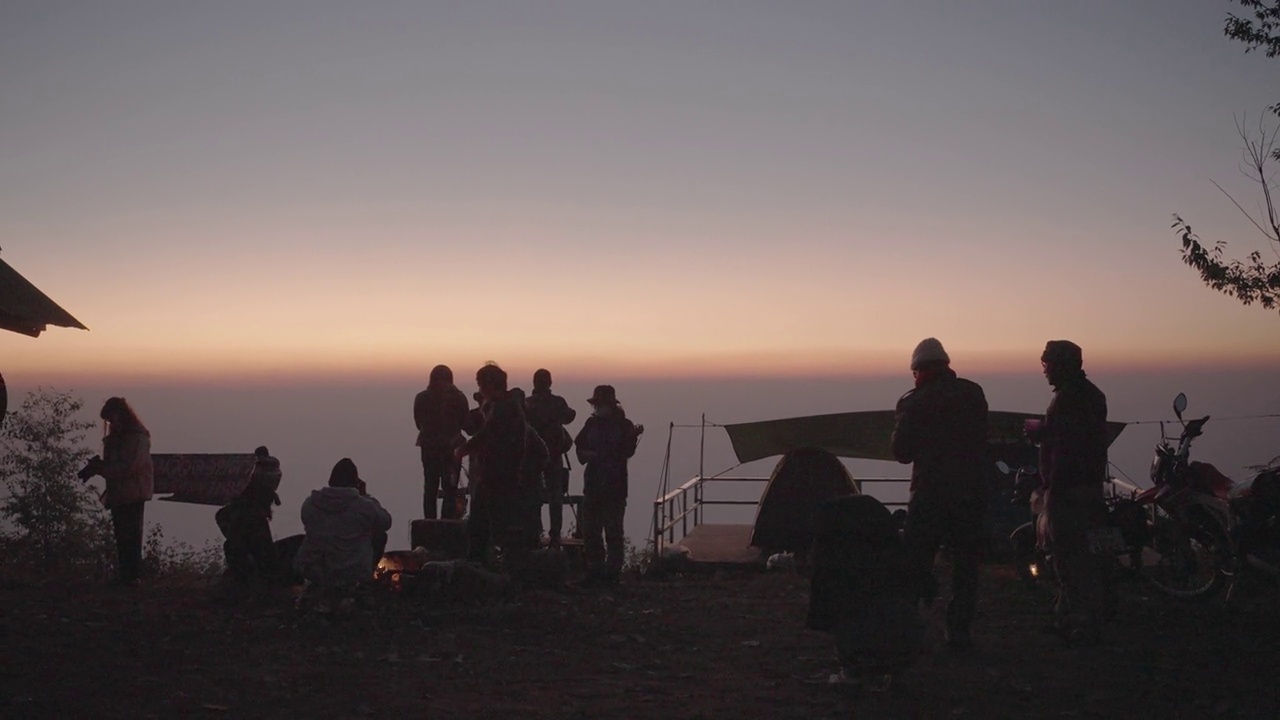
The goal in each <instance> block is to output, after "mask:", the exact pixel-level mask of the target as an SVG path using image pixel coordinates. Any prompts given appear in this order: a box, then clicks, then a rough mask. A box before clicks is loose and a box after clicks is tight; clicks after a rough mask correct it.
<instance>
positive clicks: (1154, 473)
mask: <svg viewBox="0 0 1280 720" xmlns="http://www.w3.org/2000/svg"><path fill="white" fill-rule="evenodd" d="M1150 477H1151V482H1155V481H1156V478H1158V477H1160V453H1156V455H1155V457H1153V458H1151V475H1150Z"/></svg>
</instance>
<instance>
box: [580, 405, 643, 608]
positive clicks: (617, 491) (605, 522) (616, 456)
mask: <svg viewBox="0 0 1280 720" xmlns="http://www.w3.org/2000/svg"><path fill="white" fill-rule="evenodd" d="M587 402H589V403H591V410H592V412H591V417H589V418H587V422H586V423H585V424H584V425H583V426H582V429H581V430H580V431H578V436H577V437H576V438H574V441H573V444H574V446H575V447H576V448H577V453H578V462H580V463H582V464H583V466H584V469H583V471H582V508H581V509H582V521H581V522H582V539H583V542H584V544H585V548H584V550H585V552H584V556H583V560H584V561H585V563H586V566H587V575H588V577H587V583H588V584H589V585H600V586H611V585H615V584H617V582H618V579H619V578H620V577H621V575H622V564H623V557H622V556H623V550H624V545H623V542H624V536H623V519H624V517H625V516H626V512H627V484H628V479H627V461H628V460H630V459H631V456H632V455H635V454H636V444H637V443H638V442H639V440H640V435H641V433H643V432H644V426H643V425H636V424H634V423H632V422H631V421H630V420H628V419H627V414H626V413H625V412H624V411H623V409H622V404H621V403H619V402H618V395H617V391H616V390H615V389H614V387H613V386H612V385H598V386H596V389H595V392H594V393H592V395H591V398H590V399H589V400H587ZM601 535H603V536H604V542H603V543H601V541H600V538H601Z"/></svg>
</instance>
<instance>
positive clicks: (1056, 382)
mask: <svg viewBox="0 0 1280 720" xmlns="http://www.w3.org/2000/svg"><path fill="white" fill-rule="evenodd" d="M1040 363H1041V366H1042V367H1043V369H1044V376H1045V379H1046V380H1048V381H1049V384H1050V385H1052V386H1053V400H1052V402H1050V403H1049V408H1048V410H1046V411H1045V416H1044V424H1043V426H1042V427H1041V429H1040V432H1039V433H1035V434H1033V437H1032V438H1031V439H1032V440H1035V441H1038V442H1039V443H1040V477H1041V482H1042V483H1043V486H1044V488H1045V493H1044V512H1043V513H1042V515H1041V522H1042V526H1041V530H1042V531H1043V532H1042V541H1047V542H1048V545H1049V548H1050V549H1051V552H1052V556H1053V569H1054V573H1055V574H1056V575H1057V578H1058V597H1057V600H1056V602H1055V603H1054V617H1055V624H1056V625H1057V628H1058V630H1059V632H1061V633H1063V635H1064V637H1066V638H1067V639H1069V640H1082V641H1085V642H1096V640H1097V638H1098V631H1099V624H1100V623H1101V621H1102V620H1103V618H1104V617H1105V615H1106V611H1107V608H1106V599H1107V582H1108V577H1107V576H1108V574H1109V573H1108V571H1107V558H1105V557H1103V556H1099V555H1095V554H1093V553H1091V552H1090V549H1089V531H1090V530H1091V529H1093V528H1096V527H1099V526H1101V525H1102V524H1103V523H1104V522H1105V519H1106V513H1107V509H1106V501H1105V499H1104V496H1103V486H1104V484H1105V483H1106V481H1107V445H1108V433H1107V397H1106V396H1105V395H1103V394H1102V391H1101V390H1099V389H1098V388H1097V386H1096V385H1094V384H1093V383H1092V382H1091V381H1090V380H1089V379H1088V378H1087V377H1086V376H1085V372H1084V357H1083V353H1082V352H1081V350H1080V346H1078V345H1076V344H1075V343H1073V342H1070V341H1067V340H1051V341H1049V342H1048V343H1047V344H1046V345H1045V348H1044V354H1043V355H1041V356H1040Z"/></svg>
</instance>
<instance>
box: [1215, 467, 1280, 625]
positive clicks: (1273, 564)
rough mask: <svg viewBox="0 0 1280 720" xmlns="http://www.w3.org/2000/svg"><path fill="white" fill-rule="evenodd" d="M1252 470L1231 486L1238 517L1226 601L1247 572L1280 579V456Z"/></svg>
mask: <svg viewBox="0 0 1280 720" xmlns="http://www.w3.org/2000/svg"><path fill="white" fill-rule="evenodd" d="M1253 469H1254V470H1256V471H1257V472H1256V473H1255V474H1254V476H1253V477H1251V478H1249V479H1248V480H1246V481H1244V482H1242V483H1240V484H1239V485H1237V486H1236V487H1234V488H1232V491H1231V498H1230V500H1229V501H1228V504H1229V506H1230V507H1231V514H1232V517H1233V519H1234V520H1235V525H1234V526H1233V527H1232V529H1231V543H1232V547H1233V550H1234V557H1235V559H1236V562H1235V563H1234V564H1233V566H1232V573H1231V579H1230V584H1229V585H1228V588H1227V602H1230V601H1231V599H1232V597H1233V596H1234V594H1235V590H1236V589H1237V587H1238V585H1239V582H1240V580H1241V578H1242V577H1245V576H1246V575H1248V574H1251V573H1257V572H1261V573H1262V574H1265V575H1267V576H1269V577H1271V578H1272V579H1273V580H1280V458H1276V459H1275V460H1272V461H1271V462H1270V463H1268V464H1267V465H1265V466H1261V467H1256V468H1253Z"/></svg>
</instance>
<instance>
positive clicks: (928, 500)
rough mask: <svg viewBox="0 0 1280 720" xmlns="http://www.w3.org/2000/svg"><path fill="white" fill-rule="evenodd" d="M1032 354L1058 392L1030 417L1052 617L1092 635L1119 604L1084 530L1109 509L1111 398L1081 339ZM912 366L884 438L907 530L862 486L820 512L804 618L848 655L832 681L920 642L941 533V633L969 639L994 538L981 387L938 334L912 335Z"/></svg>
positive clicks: (1073, 635) (1058, 628)
mask: <svg viewBox="0 0 1280 720" xmlns="http://www.w3.org/2000/svg"><path fill="white" fill-rule="evenodd" d="M1040 362H1041V367H1042V370H1043V372H1044V375H1045V378H1046V380H1048V382H1049V384H1050V385H1051V386H1052V387H1053V400H1052V401H1051V402H1050V403H1049V407H1048V409H1047V410H1046V412H1045V416H1044V419H1043V421H1042V422H1039V423H1029V425H1028V427H1027V438H1028V440H1029V441H1031V442H1032V443H1034V444H1036V445H1038V446H1039V459H1040V471H1041V482H1042V487H1041V491H1042V493H1043V497H1044V509H1043V512H1042V513H1041V514H1040V517H1039V519H1038V520H1039V523H1038V531H1039V532H1038V536H1039V537H1038V541H1039V543H1040V544H1041V546H1042V547H1044V548H1046V549H1051V551H1052V552H1051V554H1052V558H1053V564H1054V574H1055V576H1056V578H1057V582H1058V593H1057V597H1056V600H1055V603H1054V622H1053V624H1052V626H1051V629H1052V630H1053V631H1054V632H1056V633H1058V634H1060V635H1061V636H1062V637H1063V638H1064V639H1066V640H1067V641H1068V642H1075V643H1093V642H1097V641H1098V639H1099V636H1100V627H1101V624H1102V623H1103V622H1104V621H1105V620H1106V619H1107V618H1108V617H1109V616H1110V615H1111V614H1113V612H1114V608H1113V607H1111V606H1110V603H1111V602H1112V600H1113V599H1114V595H1113V593H1111V592H1110V590H1111V587H1110V585H1111V583H1112V582H1113V578H1112V577H1111V573H1110V564H1109V563H1110V558H1108V557H1106V556H1104V555H1101V554H1098V553H1094V552H1091V549H1090V543H1089V535H1090V533H1091V531H1092V530H1094V529H1096V528H1099V527H1100V526H1102V525H1103V523H1104V522H1105V517H1106V512H1107V510H1106V503H1105V498H1104V490H1103V487H1104V484H1105V483H1106V481H1107V446H1108V444H1109V434H1108V432H1107V426H1106V420H1107V401H1106V396H1105V395H1103V393H1102V391H1100V390H1099V389H1098V388H1097V386H1095V385H1094V384H1093V382H1092V381H1090V380H1089V379H1088V376H1087V375H1086V373H1085V371H1084V362H1083V353H1082V351H1081V349H1080V347H1079V346H1078V345H1076V344H1075V343H1072V342H1070V341H1067V340H1052V341H1050V342H1048V343H1047V344H1046V346H1045V349H1044V352H1043V353H1042V354H1041V357H1040ZM911 372H912V376H913V377H914V380H915V387H914V388H913V389H911V390H910V391H908V392H907V393H906V394H905V395H903V396H902V398H901V399H900V400H899V401H898V404H897V408H896V414H895V423H894V430H893V438H892V450H893V455H894V457H895V458H896V459H897V460H898V461H899V462H902V463H909V464H911V466H912V469H911V486H910V493H911V497H910V500H909V502H908V506H907V514H906V524H905V527H904V528H903V531H902V533H901V535H898V533H897V532H896V531H895V530H894V529H893V527H892V523H891V521H890V514H889V512H888V510H887V509H885V508H884V506H883V505H881V504H880V503H878V502H877V501H875V500H873V499H871V498H867V497H863V496H852V497H848V498H841V499H839V500H834V501H831V502H829V503H827V504H826V505H825V506H824V507H823V508H822V510H821V512H820V513H819V515H818V517H817V523H816V525H817V526H816V534H817V542H815V550H814V557H813V560H814V572H813V576H812V582H813V585H812V592H811V597H810V608H809V618H808V626H809V627H810V628H812V629H815V630H822V631H825V632H830V633H831V634H832V635H833V636H834V639H835V644H836V650H837V655H838V656H839V658H840V661H841V666H842V667H841V672H840V673H838V674H836V675H833V676H832V677H831V681H832V682H839V683H845V682H854V683H858V684H861V683H862V682H864V681H867V680H868V679H869V677H883V678H888V677H889V674H891V673H892V671H893V670H894V669H895V668H897V667H901V666H902V665H903V664H905V663H907V662H909V661H910V657H911V656H912V655H913V653H914V652H916V651H917V650H918V649H919V647H920V643H921V641H922V633H923V628H922V625H921V619H920V614H919V608H920V606H921V605H923V606H927V605H929V604H930V603H932V601H933V600H934V599H935V598H936V596H937V594H938V591H937V582H936V579H935V576H934V560H935V556H936V554H937V552H938V550H939V549H940V548H941V547H942V546H944V545H945V546H946V547H947V548H949V550H950V555H951V568H952V572H951V597H950V600H949V602H948V604H947V608H946V620H945V638H946V643H947V645H948V646H949V647H951V648H953V649H957V650H962V649H965V648H968V647H970V646H972V644H973V638H972V635H971V627H972V624H973V620H974V614H975V608H976V606H977V596H978V574H979V573H978V567H979V563H980V562H981V559H982V551H983V548H984V546H985V545H986V541H987V537H988V533H987V528H986V527H985V524H986V521H987V511H988V507H989V497H988V495H989V492H990V485H989V483H988V476H989V474H990V471H991V468H990V467H989V465H990V463H991V462H992V460H991V457H990V453H989V445H988V429H987V410H988V409H987V400H986V396H985V394H984V393H983V390H982V387H981V386H979V385H978V384H977V383H974V382H972V381H970V380H966V379H964V378H961V377H959V376H958V375H957V374H956V372H955V371H954V370H952V368H951V358H950V356H948V354H947V352H946V350H945V349H944V348H943V346H942V343H940V342H939V341H938V340H937V339H935V338H927V339H925V340H923V341H922V342H920V343H919V345H917V346H916V348H915V351H914V352H913V353H912V356H911ZM851 599H854V600H851ZM869 673H870V675H869Z"/></svg>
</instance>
